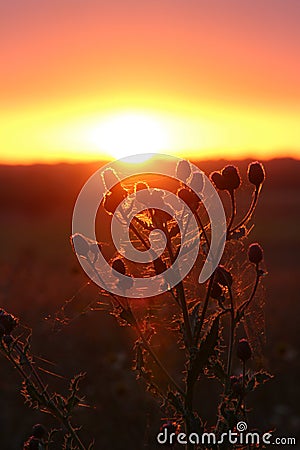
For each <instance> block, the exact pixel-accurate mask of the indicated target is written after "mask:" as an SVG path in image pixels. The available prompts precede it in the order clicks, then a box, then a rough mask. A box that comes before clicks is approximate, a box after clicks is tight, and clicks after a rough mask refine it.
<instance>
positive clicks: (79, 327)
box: [0, 159, 300, 450]
mask: <svg viewBox="0 0 300 450" xmlns="http://www.w3.org/2000/svg"><path fill="white" fill-rule="evenodd" d="M247 163H248V162H247V161H242V162H237V165H238V166H239V169H240V172H241V174H245V172H246V167H247ZM224 164H226V162H225V161H214V162H203V163H201V164H200V163H198V165H199V167H200V168H201V169H203V170H204V171H205V172H206V173H207V174H209V173H210V172H211V171H212V170H217V169H220V168H222V167H223V166H224ZM264 164H265V168H266V173H267V181H266V183H265V185H264V188H263V192H262V197H261V200H260V203H259V206H258V209H257V212H256V214H255V227H254V229H253V231H252V234H251V238H250V241H251V242H252V241H259V242H260V243H261V244H262V246H263V247H264V249H265V260H266V265H267V268H268V272H269V275H268V277H267V278H266V289H267V298H266V307H265V320H266V337H267V344H266V348H265V349H264V353H265V356H266V361H267V365H268V367H267V368H268V370H270V371H271V372H272V373H273V374H274V375H275V378H274V379H273V380H272V381H271V382H270V383H269V384H268V385H266V386H265V387H264V388H261V389H260V390H258V391H257V392H256V393H255V395H253V396H252V399H251V401H249V406H251V407H252V408H254V413H253V414H251V415H250V420H251V421H252V423H254V424H255V425H256V426H257V427H259V428H261V429H270V428H272V427H276V429H277V435H278V436H289V435H290V436H297V435H298V437H299V434H300V409H299V404H300V385H299V379H300V362H299V361H300V355H299V350H300V337H299V329H300V303H299V300H300V296H299V275H300V257H299V255H300V233H299V230H300V215H299V210H300V176H299V175H300V161H297V160H290V159H283V160H279V159H278V160H271V161H266V162H265V163H264ZM100 165H101V164H76V165H67V164H61V165H55V166H47V165H36V166H28V167H25V166H24V167H22V166H0V180H1V189H0V241H1V247H0V306H1V307H3V308H5V309H7V310H8V311H9V312H12V313H14V314H15V315H16V316H18V317H20V319H21V321H22V322H23V323H25V324H27V325H28V326H30V327H32V328H33V349H34V352H35V354H36V355H38V356H41V357H44V358H47V359H49V360H50V361H51V362H52V363H53V364H55V365H52V364H51V365H50V364H46V363H41V365H42V366H43V367H44V368H47V369H49V370H53V371H54V372H57V373H59V374H62V375H64V376H66V377H70V376H72V375H73V374H75V373H78V372H87V377H86V380H85V382H84V383H83V393H84V394H85V395H86V402H87V403H88V404H89V405H90V407H88V408H83V409H81V410H79V411H78V415H77V417H76V419H77V420H78V422H79V423H81V424H83V427H84V437H86V438H87V439H90V440H91V439H92V438H93V437H94V438H95V440H96V449H111V450H124V449H131V450H135V449H136V450H141V449H142V448H148V449H152V448H155V445H154V444H153V442H154V439H155V434H156V432H157V430H158V428H159V426H160V423H161V422H160V418H161V413H160V410H159V407H158V405H157V404H156V402H155V401H154V400H153V399H152V397H151V396H150V394H148V393H146V394H145V393H144V388H143V386H142V384H141V382H137V381H136V380H135V375H134V373H133V372H131V370H130V367H131V359H132V336H131V335H130V330H127V329H125V328H120V327H119V326H118V325H117V323H116V321H115V319H114V318H113V317H111V316H109V315H108V314H107V313H106V312H89V313H87V314H85V315H82V316H80V317H79V318H78V319H77V320H75V321H74V322H72V323H71V324H70V325H69V326H66V327H64V328H62V330H61V331H59V332H54V330H53V328H52V324H51V321H47V320H45V318H46V317H47V316H49V315H53V314H54V313H55V311H56V310H57V309H59V307H61V306H62V305H63V303H64V302H65V301H66V300H68V299H69V298H71V297H72V296H73V295H74V294H76V293H77V292H78V290H79V289H80V288H81V287H82V286H84V285H85V284H86V283H87V281H88V280H87V278H86V276H85V274H84V273H83V272H82V270H81V268H80V267H79V264H78V262H77V260H76V258H75V256H74V254H73V252H72V249H71V246H70V244H69V236H70V233H71V231H70V230H71V218H72V210H73V206H74V202H75V200H76V197H77V195H78V193H79V191H80V189H81V187H82V185H83V184H84V182H85V181H86V180H87V178H88V177H89V176H90V175H91V174H92V173H93V172H94V171H95V170H96V169H97V168H99V167H100ZM240 201H241V203H242V207H243V208H245V209H246V207H247V205H248V203H249V201H250V189H248V188H247V186H246V185H245V186H244V187H243V189H242V191H241V193H240ZM97 295H98V294H97V289H96V287H94V286H86V287H85V288H84V289H83V290H82V291H80V293H79V294H78V296H77V297H78V305H79V306H78V308H79V309H80V305H83V304H84V303H85V302H87V301H88V300H89V299H97ZM170 353H171V352H170ZM170 364H172V361H171V360H170ZM47 380H48V381H49V384H51V385H53V386H54V387H55V386H56V387H57V388H58V389H59V390H66V389H67V385H66V382H65V381H64V380H61V379H58V378H54V377H50V376H47ZM16 386H17V387H20V380H19V377H18V375H17V374H16V373H15V372H14V370H13V369H12V368H11V367H10V366H9V364H8V362H6V361H5V360H4V359H1V364H0V393H1V394H0V402H1V408H0V432H1V433H0V448H1V449H5V450H15V449H18V448H21V444H22V442H23V441H24V439H25V438H26V437H27V436H28V435H29V434H30V430H31V427H32V425H33V424H34V423H36V422H42V423H44V424H46V425H47V426H49V427H50V426H51V425H53V421H52V419H51V418H49V417H47V416H45V415H42V414H41V413H39V412H35V411H32V410H30V409H29V408H27V407H26V406H24V404H23V400H22V397H21V395H20V393H19V389H16ZM201 395H202V394H201ZM203 400H204V405H207V404H208V403H209V396H208V394H203ZM204 409H206V408H204ZM213 414H214V412H213V411H210V409H209V407H208V406H207V420H210V418H211V417H212V415H213Z"/></svg>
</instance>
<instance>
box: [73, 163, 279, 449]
mask: <svg viewBox="0 0 300 450" xmlns="http://www.w3.org/2000/svg"><path fill="white" fill-rule="evenodd" d="M176 179H177V181H176V182H174V181H173V182H172V183H171V184H169V185H168V190H172V192H173V193H174V194H175V195H177V197H178V199H179V200H181V201H182V202H183V203H184V204H185V205H187V206H188V208H189V210H190V211H191V212H192V214H193V215H194V217H195V218H196V222H197V228H196V229H193V230H192V232H189V233H187V234H186V235H184V236H182V235H181V233H180V229H179V226H178V224H177V223H176V221H175V220H174V217H173V216H172V213H170V212H169V213H168V212H166V209H165V206H166V205H168V198H167V196H166V194H165V191H164V190H163V189H162V187H165V185H164V183H166V181H164V180H159V179H158V178H156V179H155V180H153V179H152V178H151V176H147V175H145V176H144V178H143V179H141V177H139V179H138V180H137V179H136V177H131V178H130V177H129V178H128V179H126V180H125V181H124V180H123V181H121V180H120V179H119V177H118V173H116V172H115V171H114V170H112V169H107V170H105V171H104V174H103V180H104V184H105V185H106V187H107V192H106V195H105V198H104V201H103V202H102V204H101V206H100V208H102V210H104V211H105V212H106V220H111V219H112V218H113V217H117V219H118V220H119V221H120V222H124V223H128V226H129V236H130V240H131V241H132V243H133V245H134V246H135V248H136V249H138V250H139V251H141V252H143V251H147V250H149V249H151V244H150V233H151V232H152V231H154V230H160V231H161V232H163V233H164V235H165V238H166V245H165V250H164V252H163V253H162V254H161V255H158V254H156V253H155V252H154V253H153V254H152V256H153V258H152V261H151V262H146V263H141V264H135V263H132V261H130V260H129V259H127V258H126V254H125V253H123V254H122V253H121V254H120V252H119V251H116V252H115V254H112V255H111V258H110V265H111V268H112V270H113V271H114V273H115V274H116V276H117V282H116V284H117V287H118V288H119V290H120V292H121V294H122V295H118V294H116V293H112V292H111V290H110V289H109V288H107V289H106V287H105V283H104V281H103V279H102V278H101V268H100V267H99V266H98V265H97V264H98V261H97V252H95V246H98V245H100V246H101V245H102V244H103V242H105V237H104V236H102V235H101V233H100V234H99V236H97V239H98V240H97V242H94V241H92V240H91V239H88V238H87V237H85V236H83V235H80V234H75V235H73V236H72V244H73V246H74V249H75V251H76V253H77V255H79V257H80V258H82V259H84V260H85V261H86V263H87V264H88V265H89V267H90V268H91V269H92V271H93V273H94V276H95V278H96V279H97V277H98V280H99V281H100V282H101V286H102V287H101V289H100V294H101V301H100V302H99V305H101V308H103V305H105V307H106V308H107V309H109V310H110V312H111V314H113V315H114V316H115V317H116V318H117V320H118V321H119V323H120V325H123V326H127V327H130V328H132V329H133V330H134V331H135V334H136V341H135V343H134V345H133V349H134V354H135V356H134V364H133V368H134V370H135V371H136V373H137V378H138V379H141V380H143V382H144V383H145V386H146V388H147V390H148V391H150V392H151V393H152V394H153V395H154V396H156V397H157V398H158V399H159V401H160V402H161V408H162V410H163V411H164V416H169V420H167V421H166V422H165V423H164V424H163V425H162V427H161V432H162V431H164V432H166V434H167V435H168V438H170V439H168V441H167V444H168V446H169V447H170V448H175V447H176V436H180V433H181V432H184V433H185V434H186V435H187V436H190V435H192V434H194V435H196V434H197V435H198V436H200V435H203V433H209V432H212V431H214V432H215V434H216V436H217V437H218V436H221V435H222V433H225V432H227V431H229V430H232V431H233V430H235V427H236V424H237V423H238V422H239V421H240V420H247V412H248V411H247V405H246V400H247V398H248V395H249V394H250V393H251V391H253V390H254V389H256V388H257V387H258V386H259V385H261V384H262V383H264V382H265V381H267V380H269V379H270V378H271V376H270V375H269V374H268V373H267V372H265V371H264V370H262V368H261V366H260V364H259V362H258V359H259V356H260V354H259V353H260V350H259V345H258V344H257V339H262V338H263V335H262V333H261V332H260V330H259V329H257V330H256V331H255V333H253V332H252V331H251V326H250V323H251V317H252V313H253V308H255V309H259V308H260V307H261V301H262V296H263V292H262V285H263V281H262V278H263V277H264V276H265V275H266V271H265V268H264V255H263V249H262V247H261V246H260V245H259V244H258V243H251V244H250V245H249V234H250V231H251V229H252V218H253V214H254V211H255V208H256V205H257V203H258V200H259V196H260V193H261V189H262V185H263V183H264V180H265V171H264V168H263V165H262V164H261V163H259V162H253V163H251V164H250V165H249V167H248V172H247V182H246V183H247V187H248V188H249V185H250V189H251V186H252V187H253V188H252V201H251V202H250V206H249V208H248V210H247V211H246V212H244V213H243V214H242V215H241V213H240V212H239V208H238V205H237V195H236V193H237V191H238V189H239V188H240V186H241V185H242V180H241V177H240V174H239V171H238V169H237V167H235V166H233V165H228V166H226V167H224V168H223V169H222V170H221V171H220V172H213V173H212V174H211V175H210V179H211V181H212V182H213V184H214V185H215V187H216V189H217V190H218V191H224V193H225V195H227V196H228V198H229V200H230V205H231V207H230V210H229V212H228V217H227V234H226V245H225V250H224V253H223V257H222V260H221V261H220V263H219V264H218V266H217V267H216V269H215V270H214V271H213V273H211V275H210V277H209V279H208V280H207V281H206V282H205V283H203V284H202V285H199V284H198V282H197V277H198V275H199V271H200V268H201V266H202V265H203V263H204V261H205V259H206V258H207V255H208V250H209V247H210V245H211V239H212V230H211V224H210V222H209V221H208V218H207V214H206V211H205V208H204V205H203V203H202V201H201V192H202V189H203V184H204V183H205V180H204V177H203V176H202V175H201V173H199V172H198V173H192V170H191V165H190V163H189V162H188V161H180V162H179V163H178V164H177V168H176ZM112 180H113V183H111V181H112ZM111 184H114V186H113V188H111V189H110V188H109V186H110V185H111ZM131 194H135V196H136V200H137V201H138V202H139V203H140V204H141V205H144V207H142V208H141V210H140V211H139V212H138V213H137V214H135V215H133V217H132V216H131V217H132V219H131V220H130V221H129V220H128V217H129V212H132V208H133V203H132V201H131V197H130V196H131ZM197 194H199V195H197ZM153 198H155V200H156V204H157V205H158V207H156V208H153V207H147V204H149V203H148V202H149V199H152V200H153ZM223 198H224V197H223ZM224 200H225V199H224ZM121 202H123V203H122V206H121V207H120V203H121ZM181 205H182V203H181ZM159 206H161V208H160V207H159ZM181 207H182V206H181ZM117 208H118V209H117ZM177 212H178V211H177ZM179 212H180V214H181V218H182V221H183V222H184V223H185V230H187V229H188V224H189V221H190V215H189V213H187V212H186V208H185V206H183V207H182V210H181V211H179ZM195 237H197V238H199V241H200V247H199V253H198V256H197V260H196V263H195V264H194V267H193V269H192V270H191V271H190V272H189V273H188V275H187V276H186V277H185V278H184V279H182V280H180V281H179V282H178V283H177V284H176V285H175V286H171V284H170V282H169V281H170V280H169V279H168V278H167V277H166V278H165V279H164V283H165V284H166V285H167V286H168V288H167V289H166V290H165V292H164V293H163V294H161V295H156V296H152V297H151V298H144V299H141V298H139V299H137V298H131V297H130V296H128V295H126V292H129V290H130V289H131V287H132V285H133V281H131V280H133V278H134V277H146V278H147V277H151V276H154V275H161V274H164V272H165V271H166V270H167V269H169V268H171V267H172V266H173V264H174V262H175V261H176V258H177V257H178V254H179V251H180V246H181V245H182V242H183V241H185V243H186V242H187V255H188V251H189V250H190V248H192V247H193V245H194V244H193V240H194V238H195ZM118 274H119V275H118ZM123 275H127V278H126V279H124V277H123ZM104 299H105V300H104ZM93 308H94V309H97V308H96V305H95V304H94V305H93ZM249 318H250V321H249ZM254 322H255V320H252V328H253V323H254ZM254 326H255V324H254ZM166 335H168V337H167V338H166ZM164 339H168V342H169V345H170V346H171V349H170V350H171V352H172V364H170V362H169V358H168V355H166V354H164V352H163V351H162V350H160V347H161V343H162V342H163V340H164ZM176 352H177V356H174V355H175V353H176ZM174 360H175V362H177V361H178V366H177V367H176V364H174ZM251 360H252V364H251V366H250V365H249V362H250V361H251ZM255 362H256V363H255ZM255 367H256V370H255ZM203 379H207V380H211V381H214V382H215V381H216V380H217V381H218V382H219V383H220V386H221V387H222V393H221V394H220V396H219V401H218V403H216V405H215V417H216V421H215V424H214V425H213V426H208V425H207V424H206V423H205V418H203V417H201V415H200V413H199V408H198V406H199V405H197V402H196V401H195V398H196V395H195V394H196V393H197V392H198V389H201V380H203ZM199 386H200V387H199ZM213 386H215V383H212V389H214V387H213ZM194 439H195V440H194V441H192V442H190V441H189V440H187V441H186V449H187V450H196V449H204V448H212V447H214V448H226V449H229V448H234V445H233V444H228V443H226V444H219V445H218V446H216V445H215V446H213V445H211V446H210V445H204V444H202V443H201V442H198V441H197V439H196V437H195V436H194ZM236 448H247V445H245V447H243V446H241V445H239V446H238V447H236Z"/></svg>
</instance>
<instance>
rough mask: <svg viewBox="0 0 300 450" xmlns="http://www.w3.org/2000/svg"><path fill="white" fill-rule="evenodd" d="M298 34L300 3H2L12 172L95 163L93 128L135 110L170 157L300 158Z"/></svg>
mask: <svg viewBox="0 0 300 450" xmlns="http://www.w3.org/2000/svg"><path fill="white" fill-rule="evenodd" d="M299 23H300V2H299V1H298V0H285V1H282V0H264V1H263V2H262V1H259V0H252V1H249V0H243V1H240V0H227V1H223V0H218V1H216V0H210V1H201V0H195V1H194V0H188V1H183V0H181V1H178V0H173V1H166V0H160V1H151V2H144V1H127V0H123V1H116V0H110V1H99V0H98V1H96V0H89V1H83V0H60V1H56V0H52V1H49V0H43V1H40V0H39V1H37V0H35V1H33V0H26V1H23V0H10V1H8V2H4V1H2V2H1V3H0V55H1V56H0V57H1V71H0V90H1V96H0V98H1V104H0V122H2V131H0V138H1V135H2V139H1V141H2V144H0V145H1V147H0V155H1V157H2V160H3V161H24V162H26V161H36V160H39V159H43V160H49V161H50V160H57V159H66V160H68V159H85V158H90V157H95V148H92V146H91V147H90V149H89V145H90V144H89V138H88V137H87V138H86V145H85V136H87V134H86V133H89V131H88V130H89V126H88V124H89V121H90V123H92V124H93V125H92V126H91V129H92V127H94V126H95V121H97V117H99V123H101V120H102V119H103V117H105V116H106V115H107V114H110V113H111V112H113V113H119V111H120V112H121V114H123V113H124V111H125V112H126V111H132V110H134V111H135V112H136V111H137V112H139V111H140V110H141V111H143V112H145V111H146V113H148V112H149V113H151V114H156V115H159V117H160V118H163V119H164V120H165V121H167V122H168V127H169V128H168V133H169V134H172V133H173V139H169V143H170V147H172V148H169V149H164V150H170V151H171V152H173V151H174V152H180V151H184V150H185V149H186V150H187V151H190V152H194V151H196V149H197V148H198V147H202V148H201V150H202V152H206V154H207V156H210V155H216V154H222V153H224V152H229V153H230V152H231V150H232V152H233V153H234V154H237V153H238V154H239V155H240V156H241V157H242V156H243V155H244V156H245V155H247V154H249V153H252V154H264V155H267V156H273V155H275V156H276V155H279V154H290V155H294V156H299V154H300V150H299V149H300V137H299V132H298V124H299V116H300V113H299V109H300V106H299V105H300V83H299V80H300V27H299ZM159 120H160V119H159ZM180 123H181V124H182V130H181V131H180V125H178V124H180ZM80 124H82V127H83V128H82V129H84V131H81V132H80V133H81V134H80V136H79V135H78V136H79V137H78V141H80V144H78V145H77V146H76V145H75V144H74V142H73V141H72V139H69V138H68V137H66V136H67V134H68V133H71V130H72V126H73V127H74V130H75V128H76V129H77V130H78V129H79V128H80V126H81V125H80ZM78 127H79V128H78ZM172 127H173V128H172ZM172 129H173V130H174V131H172ZM64 130H65V131H64ZM187 130H188V131H187ZM197 130H198V131H197ZM63 132H64V133H65V134H64V136H65V138H64V139H62V137H61V136H62V133H63ZM2 133H3V134H2ZM197 133H198V134H202V136H200V137H199V135H198V134H197ZM186 135H188V136H187V137H186V141H185V136H186ZM174 142H176V144H174ZM231 143H232V145H231ZM99 146H100V147H99V152H100V153H101V142H100V143H99ZM233 153H232V154H233Z"/></svg>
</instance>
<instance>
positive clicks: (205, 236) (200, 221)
mask: <svg viewBox="0 0 300 450" xmlns="http://www.w3.org/2000/svg"><path fill="white" fill-rule="evenodd" d="M195 215H196V219H197V221H198V223H199V225H200V228H201V231H202V233H203V236H204V239H205V242H206V245H207V250H208V249H209V245H210V244H209V239H208V237H207V234H206V231H205V228H204V225H203V223H202V220H201V217H200V214H199V213H198V211H196V213H195Z"/></svg>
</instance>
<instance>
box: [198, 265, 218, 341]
mask: <svg viewBox="0 0 300 450" xmlns="http://www.w3.org/2000/svg"><path fill="white" fill-rule="evenodd" d="M213 282H214V274H212V276H211V277H210V279H209V284H208V288H207V291H206V296H205V300H204V305H203V309H202V312H201V317H200V322H199V324H198V326H197V330H196V333H195V336H194V342H195V345H196V346H198V341H199V338H200V334H201V331H202V327H203V323H204V319H205V315H206V311H207V307H208V302H209V298H210V292H211V289H212V285H213Z"/></svg>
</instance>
